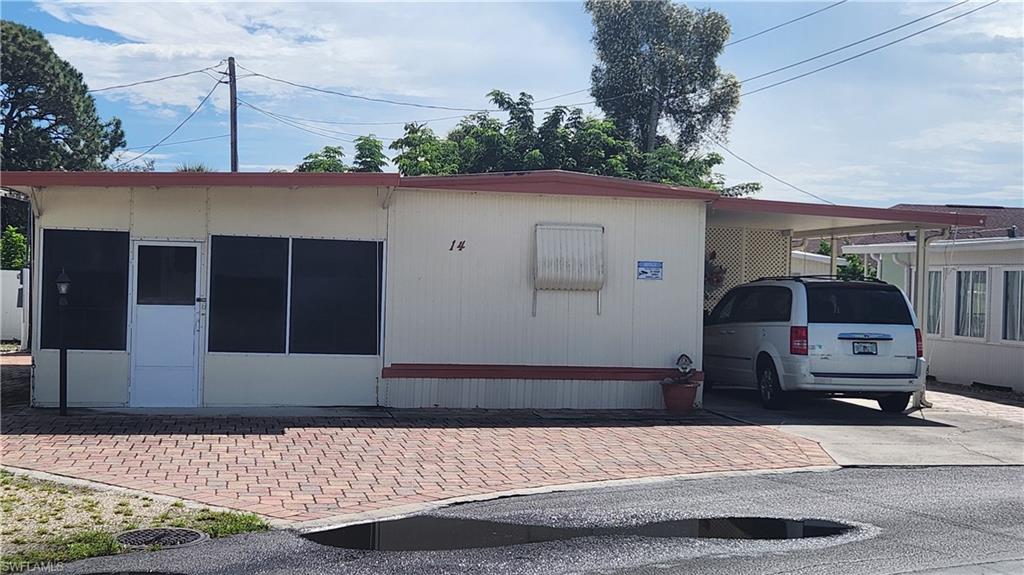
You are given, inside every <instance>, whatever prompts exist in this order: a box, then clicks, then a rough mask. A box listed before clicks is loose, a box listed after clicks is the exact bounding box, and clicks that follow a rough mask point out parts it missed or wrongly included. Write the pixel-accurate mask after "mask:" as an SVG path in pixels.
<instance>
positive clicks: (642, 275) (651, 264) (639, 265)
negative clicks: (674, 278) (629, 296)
mask: <svg viewBox="0 0 1024 575" xmlns="http://www.w3.org/2000/svg"><path fill="white" fill-rule="evenodd" d="M663 266H664V262H655V261H644V260H640V261H638V262H636V279H638V280H660V279H662V277H661V270H662V267H663Z"/></svg>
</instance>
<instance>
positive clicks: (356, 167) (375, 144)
mask: <svg viewBox="0 0 1024 575" xmlns="http://www.w3.org/2000/svg"><path fill="white" fill-rule="evenodd" d="M355 145H356V157H355V160H354V161H353V162H352V171H353V172H383V171H384V166H385V165H387V163H388V158H387V156H385V155H384V143H383V142H381V141H380V140H378V139H377V137H376V136H374V135H373V134H370V135H369V136H359V137H358V138H356V140H355Z"/></svg>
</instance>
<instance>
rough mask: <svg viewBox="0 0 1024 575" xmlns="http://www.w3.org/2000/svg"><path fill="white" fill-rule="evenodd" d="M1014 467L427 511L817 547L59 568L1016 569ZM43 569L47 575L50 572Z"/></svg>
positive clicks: (226, 559) (289, 536)
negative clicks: (796, 532)
mask: <svg viewBox="0 0 1024 575" xmlns="http://www.w3.org/2000/svg"><path fill="white" fill-rule="evenodd" d="M1022 487H1024V468H1022V467H1009V466H1003V467H930V468H914V469H908V468H894V467H889V468H870V469H843V470H839V471H831V472H819V473H809V472H805V473H791V474H780V475H759V476H743V477H723V478H716V479H699V480H676V481H667V482H662V483H654V484H645V485H637V486H633V487H617V488H610V489H594V490H585V491H576V492H567V493H552V494H546V495H536V496H525V497H512V498H507V499H499V500H495V501H489V502H481V503H469V504H463V505H457V506H453V507H449V508H447V509H444V510H441V511H438V512H436V513H435V514H436V515H444V516H449V517H454V516H458V517H467V518H475V519H488V520H498V521H503V522H510V523H520V524H530V525H548V526H576V527H580V526H619V525H627V524H636V523H645V522H653V521H665V520H669V519H681V518H686V517H709V516H771V517H786V518H793V519H800V518H822V519H831V520H836V521H844V522H852V523H854V524H856V525H858V526H859V528H858V529H856V530H854V531H852V532H849V533H846V534H843V535H839V536H834V537H830V538H824V539H803V540H791V541H781V542H771V541H740V540H717V539H645V538H640V537H587V538H581V539H573V540H568V541H558V542H547V543H536V544H528V545H516V546H510V547H502V548H492V549H474V550H463V551H429V552H423V551H415V552H412V551H409V552H371V551H350V550H344V549H337V548H333V547H326V546H321V545H318V544H315V543H311V542H309V541H306V540H304V539H301V538H300V537H298V536H297V535H296V534H295V533H292V532H287V531H277V532H271V533H264V534H258V535H246V536H239V537H234V538H228V539H222V540H217V541H211V542H209V543H206V544H202V545H199V546H194V547H189V548H184V549H177V550H163V551H155V552H139V553H133V554H129V555H123V556H118V557H110V558H97V559H89V560H85V561H80V562H77V563H74V564H71V565H68V566H66V568H65V569H64V570H62V571H56V572H64V573H78V574H83V573H93V574H96V573H133V572H165V573H186V574H189V575H198V574H244V575H257V574H284V573H300V574H311V575H313V574H333V573H346V574H348V573H352V574H364V573H365V574H369V573H407V574H416V575H421V574H431V573H476V574H485V573H486V574H520V573H544V574H567V573H601V574H619V573H621V574H625V573H649V574H654V573H657V574H664V573H692V574H703V573H707V574H711V573H715V574H718V573H729V574H745V573H751V574H758V575H761V574H782V573H801V574H807V573H809V574H830V573H835V574H844V575H845V574H858V573H871V574H876V573H933V574H934V573H975V574H980V573H1024V497H1022V495H1021V494H1022V493H1024V491H1022ZM51 572H53V571H51Z"/></svg>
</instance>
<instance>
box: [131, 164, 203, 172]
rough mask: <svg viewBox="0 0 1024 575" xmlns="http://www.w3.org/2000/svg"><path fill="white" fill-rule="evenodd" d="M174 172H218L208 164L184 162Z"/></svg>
mask: <svg viewBox="0 0 1024 575" xmlns="http://www.w3.org/2000/svg"><path fill="white" fill-rule="evenodd" d="M138 171H140V172H148V171H150V170H147V169H145V168H140V169H139V170H138ZM174 171H175V172H216V171H217V170H214V169H213V168H211V167H210V166H207V165H206V164H204V163H202V162H196V163H194V164H190V163H189V162H183V163H181V164H178V167H177V168H174Z"/></svg>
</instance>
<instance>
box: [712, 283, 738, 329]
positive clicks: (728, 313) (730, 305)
mask: <svg viewBox="0 0 1024 575" xmlns="http://www.w3.org/2000/svg"><path fill="white" fill-rule="evenodd" d="M744 293H746V290H742V289H738V290H733V291H731V292H729V293H727V294H725V297H723V298H722V300H721V301H719V302H718V305H716V306H715V309H713V310H711V315H710V316H708V324H716V323H729V322H730V321H734V319H733V310H735V309H736V304H737V301H738V300H739V299H740V298H741V297H743V294H744Z"/></svg>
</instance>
